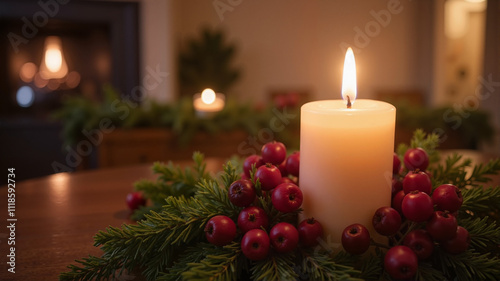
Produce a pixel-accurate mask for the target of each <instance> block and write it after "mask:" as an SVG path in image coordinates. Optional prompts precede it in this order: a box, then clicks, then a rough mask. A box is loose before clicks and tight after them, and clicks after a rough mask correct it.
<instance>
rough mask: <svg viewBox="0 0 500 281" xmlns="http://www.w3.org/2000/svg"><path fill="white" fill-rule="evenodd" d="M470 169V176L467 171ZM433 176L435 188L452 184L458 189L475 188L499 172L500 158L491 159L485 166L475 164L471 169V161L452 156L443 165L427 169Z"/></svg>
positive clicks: (460, 156) (455, 155) (457, 155)
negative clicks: (444, 184)
mask: <svg viewBox="0 0 500 281" xmlns="http://www.w3.org/2000/svg"><path fill="white" fill-rule="evenodd" d="M470 168H472V172H471V173H470V175H469V174H468V173H467V169H470ZM429 170H430V171H431V172H432V174H433V183H434V185H435V186H437V185H439V184H443V183H452V184H454V185H456V186H457V187H459V188H465V187H470V186H477V185H479V184H482V183H487V182H490V181H491V178H490V177H489V176H491V175H496V174H498V172H499V171H500V158H497V159H491V160H490V161H489V162H488V163H486V164H482V163H480V164H477V165H475V166H474V167H472V160H471V159H468V158H465V159H464V158H463V156H462V155H459V154H456V153H455V154H453V155H450V156H448V157H447V158H446V160H445V161H444V164H438V165H437V166H436V167H431V168H430V169H429Z"/></svg>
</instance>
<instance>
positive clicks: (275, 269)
mask: <svg viewBox="0 0 500 281" xmlns="http://www.w3.org/2000/svg"><path fill="white" fill-rule="evenodd" d="M293 258H294V256H293V255H292V254H289V253H288V254H277V253H273V254H271V255H269V257H267V258H266V259H264V260H261V261H258V262H256V263H255V264H253V266H252V267H251V269H250V272H251V273H252V280H255V281H268V280H295V279H297V277H298V275H297V273H296V272H295V271H294V265H295V263H294V259H293Z"/></svg>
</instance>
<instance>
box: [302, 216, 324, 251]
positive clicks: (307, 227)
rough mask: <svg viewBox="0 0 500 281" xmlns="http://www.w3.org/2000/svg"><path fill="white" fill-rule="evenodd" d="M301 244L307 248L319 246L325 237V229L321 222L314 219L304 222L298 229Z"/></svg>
mask: <svg viewBox="0 0 500 281" xmlns="http://www.w3.org/2000/svg"><path fill="white" fill-rule="evenodd" d="M298 231H299V238H300V243H302V245H304V246H305V247H312V246H316V245H318V243H319V241H318V239H320V238H321V237H322V236H323V227H322V226H321V223H319V221H317V220H315V219H314V218H310V219H305V220H303V221H302V222H301V223H300V224H299V227H298Z"/></svg>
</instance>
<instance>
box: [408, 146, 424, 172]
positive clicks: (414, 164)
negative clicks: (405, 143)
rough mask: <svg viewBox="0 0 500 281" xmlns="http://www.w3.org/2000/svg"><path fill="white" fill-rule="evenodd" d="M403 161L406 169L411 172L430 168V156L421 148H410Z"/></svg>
mask: <svg viewBox="0 0 500 281" xmlns="http://www.w3.org/2000/svg"><path fill="white" fill-rule="evenodd" d="M403 161H404V163H405V167H406V168H407V169H408V170H410V171H413V170H416V169H419V170H421V171H425V169H427V166H429V155H427V152H425V150H423V149H422V148H420V147H417V148H410V149H408V150H407V151H406V153H405V156H404V159H403Z"/></svg>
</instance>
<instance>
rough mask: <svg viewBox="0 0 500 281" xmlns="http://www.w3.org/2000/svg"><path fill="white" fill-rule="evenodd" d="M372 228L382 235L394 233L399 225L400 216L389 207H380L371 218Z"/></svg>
mask: <svg viewBox="0 0 500 281" xmlns="http://www.w3.org/2000/svg"><path fill="white" fill-rule="evenodd" d="M372 223H373V228H375V230H376V231H377V232H378V233H380V234H382V235H386V236H389V235H394V234H396V233H397V232H398V230H399V228H400V227H401V216H400V215H399V213H398V211H396V210H395V209H393V208H391V207H380V208H378V209H377V211H375V215H373V219H372Z"/></svg>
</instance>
